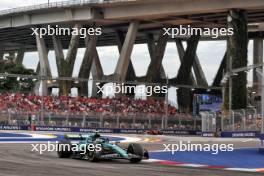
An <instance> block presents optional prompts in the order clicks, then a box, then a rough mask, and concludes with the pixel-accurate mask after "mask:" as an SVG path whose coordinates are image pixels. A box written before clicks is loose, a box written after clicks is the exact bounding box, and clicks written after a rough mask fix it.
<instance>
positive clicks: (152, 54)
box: [147, 34, 166, 79]
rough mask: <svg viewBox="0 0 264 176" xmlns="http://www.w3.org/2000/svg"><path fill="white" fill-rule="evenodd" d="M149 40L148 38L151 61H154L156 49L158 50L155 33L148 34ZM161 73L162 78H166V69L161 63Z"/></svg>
mask: <svg viewBox="0 0 264 176" xmlns="http://www.w3.org/2000/svg"><path fill="white" fill-rule="evenodd" d="M147 40H148V41H147V42H148V43H147V44H148V51H149V56H150V62H151V61H152V62H153V60H155V50H156V43H155V40H154V36H153V34H148V36H147ZM165 49H166V47H165ZM163 55H164V54H163ZM159 74H160V77H161V78H163V79H166V73H165V70H164V67H163V65H162V64H161V68H160V73H159Z"/></svg>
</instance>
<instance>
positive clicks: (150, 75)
mask: <svg viewBox="0 0 264 176" xmlns="http://www.w3.org/2000/svg"><path fill="white" fill-rule="evenodd" d="M168 39H169V36H168V35H163V31H161V32H160V34H159V38H158V40H157V44H155V43H156V42H155V41H154V37H153V36H151V35H150V36H149V37H148V40H149V41H148V48H149V52H150V56H151V60H150V64H149V67H148V70H147V74H146V80H147V82H149V83H159V82H161V73H162V72H161V71H162V70H163V71H164V69H163V66H162V60H163V57H164V53H165V49H166V46H167V42H168ZM165 77H166V76H165ZM155 96H157V97H159V98H165V96H166V94H164V93H159V94H154V93H153V95H152V97H155Z"/></svg>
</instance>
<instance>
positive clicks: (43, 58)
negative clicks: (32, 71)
mask: <svg viewBox="0 0 264 176" xmlns="http://www.w3.org/2000/svg"><path fill="white" fill-rule="evenodd" d="M36 43H37V49H38V55H39V63H40V75H41V76H44V77H46V76H47V73H48V67H49V62H48V53H47V48H46V45H45V41H44V38H41V37H40V36H39V35H36ZM41 86H42V87H41V92H42V95H44V96H46V95H47V94H48V85H47V80H41Z"/></svg>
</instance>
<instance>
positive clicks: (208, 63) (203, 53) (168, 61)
mask: <svg viewBox="0 0 264 176" xmlns="http://www.w3.org/2000/svg"><path fill="white" fill-rule="evenodd" d="M57 1H62V0H50V2H57ZM21 2H23V3H21ZM47 2H48V0H23V1H22V0H12V1H11V0H0V10H5V9H10V8H16V7H21V6H26V5H37V4H42V3H47ZM185 47H186V46H185ZM97 49H98V53H99V57H100V62H101V64H102V67H103V71H104V74H105V75H109V74H112V73H113V72H114V69H115V65H116V63H117V60H118V57H119V53H118V49H117V47H116V46H111V47H97ZM225 50H226V41H200V42H199V45H198V49H197V55H198V58H199V60H200V63H201V65H202V68H203V71H204V73H205V76H206V79H207V81H208V83H209V84H211V83H212V81H213V79H214V77H215V74H216V72H217V70H218V67H219V65H220V62H221V60H222V58H223V56H224V53H225ZM66 52H67V51H66V50H65V53H66ZM83 54H84V49H82V48H81V49H79V50H78V54H77V59H76V63H75V66H74V72H73V76H76V75H77V74H78V72H79V67H80V64H81V61H82V57H83ZM131 59H132V63H133V66H134V68H136V70H135V71H136V75H137V76H143V75H145V74H146V71H147V67H148V65H149V63H150V56H149V53H148V49H147V46H146V45H145V44H140V45H135V46H134V48H133V52H132V57H131ZM252 60H253V42H252V41H250V42H249V46H248V64H249V65H251V64H252ZM49 62H50V65H51V70H52V75H53V76H56V75H57V68H56V66H55V56H54V52H53V51H51V52H49ZM37 63H38V55H37V53H36V52H32V53H26V54H25V57H24V61H23V64H24V65H25V66H26V67H28V68H33V69H35V68H36V65H37ZM162 64H163V66H164V68H165V72H166V74H167V75H168V77H169V78H171V77H175V76H176V75H177V72H178V69H179V67H180V61H179V56H178V54H177V48H176V44H175V43H168V44H167V47H166V51H165V55H164V58H163V62H162ZM251 80H252V72H249V73H248V81H249V82H251ZM170 92H172V94H173V95H171V96H170V97H173V98H172V99H173V100H174V101H175V95H174V94H175V90H171V91H170Z"/></svg>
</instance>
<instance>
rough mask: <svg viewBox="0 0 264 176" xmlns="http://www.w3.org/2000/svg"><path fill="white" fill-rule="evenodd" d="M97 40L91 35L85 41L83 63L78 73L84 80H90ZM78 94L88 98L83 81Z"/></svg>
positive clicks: (86, 87) (85, 83)
mask: <svg viewBox="0 0 264 176" xmlns="http://www.w3.org/2000/svg"><path fill="white" fill-rule="evenodd" d="M97 38H98V37H97V36H96V35H91V36H89V37H87V38H86V40H85V43H86V49H85V52H84V56H83V61H82V65H81V68H80V72H79V77H80V78H86V79H89V78H90V72H91V67H92V64H93V60H94V57H95V55H96V53H97V51H96V43H97ZM97 56H98V55H97ZM99 62H100V61H99ZM80 93H81V94H82V95H84V96H88V82H86V81H85V82H81V83H80Z"/></svg>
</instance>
